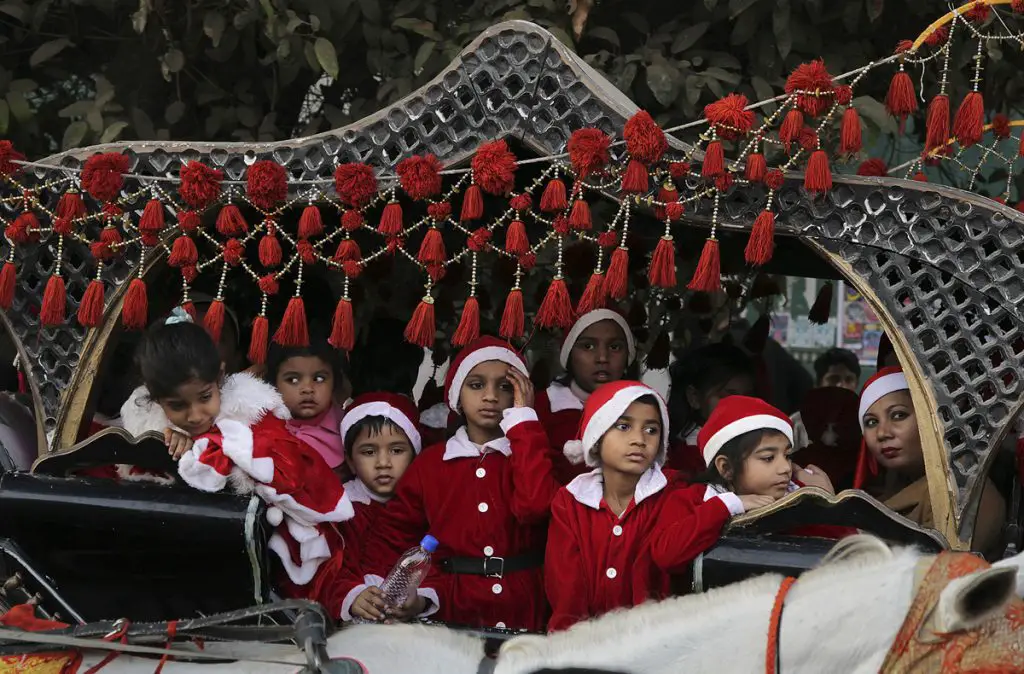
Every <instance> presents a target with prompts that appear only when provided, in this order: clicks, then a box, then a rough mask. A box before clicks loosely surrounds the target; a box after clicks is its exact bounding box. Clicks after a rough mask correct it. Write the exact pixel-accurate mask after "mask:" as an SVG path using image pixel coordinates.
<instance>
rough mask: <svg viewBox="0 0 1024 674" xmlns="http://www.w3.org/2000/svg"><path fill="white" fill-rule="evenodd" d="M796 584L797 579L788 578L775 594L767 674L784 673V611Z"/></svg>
mask: <svg viewBox="0 0 1024 674" xmlns="http://www.w3.org/2000/svg"><path fill="white" fill-rule="evenodd" d="M795 583H796V578H793V577H790V576H787V577H786V578H783V579H782V583H781V584H780V585H779V590H778V592H776V593H775V603H774V604H773V605H772V612H771V615H770V616H769V618H768V648H767V650H766V652H765V672H767V674H780V672H781V671H782V648H781V645H782V644H781V639H782V609H783V608H784V607H785V605H786V595H788V594H789V591H790V589H792V587H793V585H794V584H795Z"/></svg>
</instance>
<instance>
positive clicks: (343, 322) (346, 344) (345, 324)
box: [327, 297, 356, 351]
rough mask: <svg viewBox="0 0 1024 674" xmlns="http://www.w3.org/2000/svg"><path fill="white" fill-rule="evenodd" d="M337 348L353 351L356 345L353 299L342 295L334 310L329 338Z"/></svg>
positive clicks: (331, 343)
mask: <svg viewBox="0 0 1024 674" xmlns="http://www.w3.org/2000/svg"><path fill="white" fill-rule="evenodd" d="M327 341H328V342H329V343H330V345H331V346H333V347H334V348H335V349H341V350H343V351H351V350H352V347H354V346H355V345H356V324H355V320H354V318H353V315H352V300H350V299H348V298H347V297H342V298H341V299H340V300H338V306H337V308H335V310H334V320H333V321H332V322H331V337H330V339H328V340H327Z"/></svg>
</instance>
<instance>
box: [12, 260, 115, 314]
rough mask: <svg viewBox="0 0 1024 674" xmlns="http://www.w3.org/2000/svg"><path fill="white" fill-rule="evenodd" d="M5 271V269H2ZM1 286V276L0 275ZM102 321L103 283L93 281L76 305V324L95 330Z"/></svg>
mask: <svg viewBox="0 0 1024 674" xmlns="http://www.w3.org/2000/svg"><path fill="white" fill-rule="evenodd" d="M4 271H6V268H5V269H4ZM0 285H2V274H0ZM102 320H103V281H100V280H98V279H93V280H92V281H90V282H89V285H88V286H86V288H85V294H84V295H82V301H81V302H80V303H79V305H78V322H79V323H81V324H82V326H83V327H86V328H95V327H96V326H97V325H99V324H100V322H101V321H102Z"/></svg>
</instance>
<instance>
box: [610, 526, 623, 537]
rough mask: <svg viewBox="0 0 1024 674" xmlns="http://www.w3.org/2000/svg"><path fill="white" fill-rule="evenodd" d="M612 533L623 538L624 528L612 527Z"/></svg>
mask: <svg viewBox="0 0 1024 674" xmlns="http://www.w3.org/2000/svg"><path fill="white" fill-rule="evenodd" d="M612 533H613V534H615V535H616V536H621V535H622V527H620V526H619V525H618V524H616V525H615V526H614V527H612Z"/></svg>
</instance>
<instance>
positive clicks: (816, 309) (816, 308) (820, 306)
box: [807, 283, 833, 325]
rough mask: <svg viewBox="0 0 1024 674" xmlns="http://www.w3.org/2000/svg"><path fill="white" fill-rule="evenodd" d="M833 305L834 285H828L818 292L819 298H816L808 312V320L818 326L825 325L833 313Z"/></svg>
mask: <svg viewBox="0 0 1024 674" xmlns="http://www.w3.org/2000/svg"><path fill="white" fill-rule="evenodd" d="M832 304H833V302H832V284H831V283H826V284H825V285H823V286H822V287H821V290H819V291H818V296H817V297H815V298H814V304H813V305H811V310H810V311H808V312H807V320H809V321H810V322H811V323H814V324H816V325H825V324H826V323H828V317H829V315H830V314H831V313H832Z"/></svg>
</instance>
